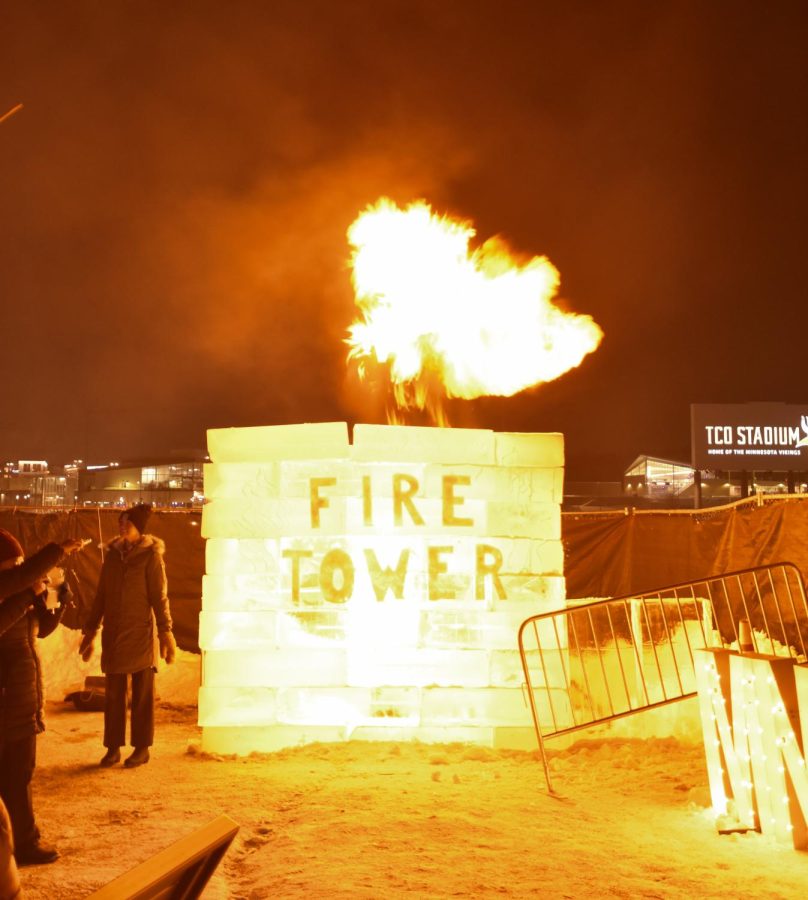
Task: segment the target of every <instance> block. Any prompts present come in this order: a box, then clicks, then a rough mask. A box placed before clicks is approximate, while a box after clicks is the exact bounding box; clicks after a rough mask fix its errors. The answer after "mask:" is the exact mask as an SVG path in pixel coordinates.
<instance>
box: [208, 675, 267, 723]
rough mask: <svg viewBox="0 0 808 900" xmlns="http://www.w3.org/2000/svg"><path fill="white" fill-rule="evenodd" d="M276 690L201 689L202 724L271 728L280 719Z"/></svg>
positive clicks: (259, 688) (251, 688)
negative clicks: (278, 716)
mask: <svg viewBox="0 0 808 900" xmlns="http://www.w3.org/2000/svg"><path fill="white" fill-rule="evenodd" d="M275 695H276V690H275V688H267V687H209V686H206V685H203V686H202V687H200V689H199V724H200V725H202V726H203V727H207V726H239V725H241V726H247V727H256V726H261V725H271V724H273V723H274V722H275V721H277V719H276V714H275V712H276V700H275Z"/></svg>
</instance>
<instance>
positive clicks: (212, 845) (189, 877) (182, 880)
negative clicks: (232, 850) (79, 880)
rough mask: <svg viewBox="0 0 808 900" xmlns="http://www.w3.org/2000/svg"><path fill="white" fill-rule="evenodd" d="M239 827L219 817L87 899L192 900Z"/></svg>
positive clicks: (227, 819)
mask: <svg viewBox="0 0 808 900" xmlns="http://www.w3.org/2000/svg"><path fill="white" fill-rule="evenodd" d="M238 830H239V825H238V823H237V822H235V821H234V820H233V819H231V818H230V816H226V815H221V816H219V817H218V818H217V819H214V820H213V821H212V822H208V824H207V825H203V826H202V828H200V829H198V830H197V831H195V832H193V834H189V835H188V836H187V837H184V838H181V839H180V840H179V841H177V842H176V843H174V844H172V845H171V846H170V847H166V849H165V850H161V851H160V852H159V853H157V854H156V855H155V856H152V857H151V858H150V859H147V860H146V861H145V862H142V863H140V865H137V866H135V867H134V868H133V869H130V870H129V871H128V872H124V874H123V875H120V876H118V878H115V879H114V880H113V881H110V882H109V883H108V884H106V885H104V887H102V888H100V889H99V890H97V891H96V892H95V893H94V894H91V895H90V896H89V897H88V898H87V900H193V898H197V897H199V896H200V895H201V893H202V891H203V889H204V887H205V885H206V884H207V883H208V880H209V879H210V877H211V875H212V874H213V873H214V871H215V870H216V867H217V866H218V865H219V863H220V862H221V859H222V857H223V856H224V854H225V853H226V852H227V848H228V847H229V846H230V844H231V842H232V840H233V838H234V837H235V836H236V833H237V832H238Z"/></svg>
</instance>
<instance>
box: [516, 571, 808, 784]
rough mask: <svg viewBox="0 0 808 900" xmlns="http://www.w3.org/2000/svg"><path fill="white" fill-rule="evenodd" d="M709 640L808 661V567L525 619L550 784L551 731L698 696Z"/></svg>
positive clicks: (522, 639) (526, 652) (522, 632)
mask: <svg viewBox="0 0 808 900" xmlns="http://www.w3.org/2000/svg"><path fill="white" fill-rule="evenodd" d="M704 647H727V648H735V649H739V650H742V651H747V652H753V653H764V654H769V655H772V656H788V657H791V658H793V659H795V660H797V661H798V662H806V659H807V657H806V647H808V600H806V592H805V585H804V583H803V579H802V575H801V574H800V571H799V569H798V568H797V567H796V566H795V565H794V564H793V563H788V562H782V563H774V564H772V565H768V566H757V567H755V568H751V569H743V570H741V571H737V572H730V573H727V574H725V575H718V576H715V577H711V578H705V579H703V580H701V581H691V582H686V583H684V584H676V585H671V586H669V587H664V588H660V589H658V590H654V591H647V592H645V593H642V594H631V595H627V596H624V597H616V598H613V599H606V600H597V601H594V602H589V603H580V604H578V605H575V606H568V607H566V608H565V609H563V610H556V611H554V612H548V613H542V614H540V615H536V616H531V617H530V618H529V619H527V620H525V621H524V622H523V623H522V625H521V626H520V628H519V653H520V656H521V659H522V668H523V670H524V675H525V687H526V689H527V697H528V702H529V705H530V710H531V714H532V717H533V724H534V728H535V730H536V737H537V739H538V743H539V750H540V752H541V758H542V764H543V766H544V774H545V778H546V779H547V787H548V789H549V790H550V791H551V792H552V790H553V788H552V785H551V783H550V771H549V766H548V762H547V753H546V749H545V741H546V740H547V739H548V738H552V737H557V736H559V735H563V734H569V733H571V732H575V731H580V730H581V729H585V728H590V727H592V726H594V725H598V724H601V723H603V722H608V721H611V720H613V719H618V718H622V717H624V716H629V715H633V714H634V713H637V712H642V711H644V710H647V709H654V708H656V707H660V706H665V705H667V704H669V703H674V702H676V701H679V700H684V699H685V698H687V697H692V696H694V695H695V693H696V681H695V670H694V663H693V650H694V649H697V648H704Z"/></svg>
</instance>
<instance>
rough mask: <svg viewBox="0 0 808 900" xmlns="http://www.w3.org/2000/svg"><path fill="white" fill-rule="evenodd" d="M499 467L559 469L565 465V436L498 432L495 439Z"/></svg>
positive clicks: (496, 459) (496, 460) (496, 458)
mask: <svg viewBox="0 0 808 900" xmlns="http://www.w3.org/2000/svg"><path fill="white" fill-rule="evenodd" d="M494 445H495V462H496V464H497V465H498V466H508V467H510V466H535V467H537V468H540V469H557V468H561V467H562V466H563V465H564V435H563V434H518V433H509V432H497V433H496V435H495V438H494Z"/></svg>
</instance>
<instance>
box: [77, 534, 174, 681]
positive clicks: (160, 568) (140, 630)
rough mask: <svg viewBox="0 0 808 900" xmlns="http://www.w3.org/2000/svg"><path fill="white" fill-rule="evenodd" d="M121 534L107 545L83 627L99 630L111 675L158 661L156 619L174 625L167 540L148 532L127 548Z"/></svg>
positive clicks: (162, 628) (164, 626) (104, 666)
mask: <svg viewBox="0 0 808 900" xmlns="http://www.w3.org/2000/svg"><path fill="white" fill-rule="evenodd" d="M126 546H127V545H126V544H125V542H124V540H123V539H122V538H116V539H115V540H114V541H111V542H110V543H109V544H108V545H107V549H106V555H105V557H104V564H103V566H102V567H101V576H100V578H99V581H98V591H97V592H96V595H95V600H94V601H93V605H92V607H91V609H90V615H89V617H88V619H87V622H86V624H85V626H84V628H83V629H82V630H83V631H84V633H85V634H95V632H96V631H98V628H99V626H100V624H101V622H102V620H103V623H104V628H103V631H102V632H101V671H102V672H104V673H106V674H107V675H114V674H122V673H128V672H139V671H141V669H148V668H150V667H152V666H154V665H155V661H156V654H155V652H154V641H155V634H154V624H155V622H156V623H157V630H158V631H159V632H161V633H162V632H166V631H171V625H172V623H171V612H170V610H169V605H168V594H167V584H166V570H165V564H164V562H163V553H164V552H165V544H164V543H163V542H162V541H161V540H160V538H158V537H154V535H151V534H144V535H143V537H142V538H141V539H140V541H139V542H138V543H137V544H135V545H134V546H133V547H132V548H131V549H130V550H129V551H128V552H127V551H126Z"/></svg>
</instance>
